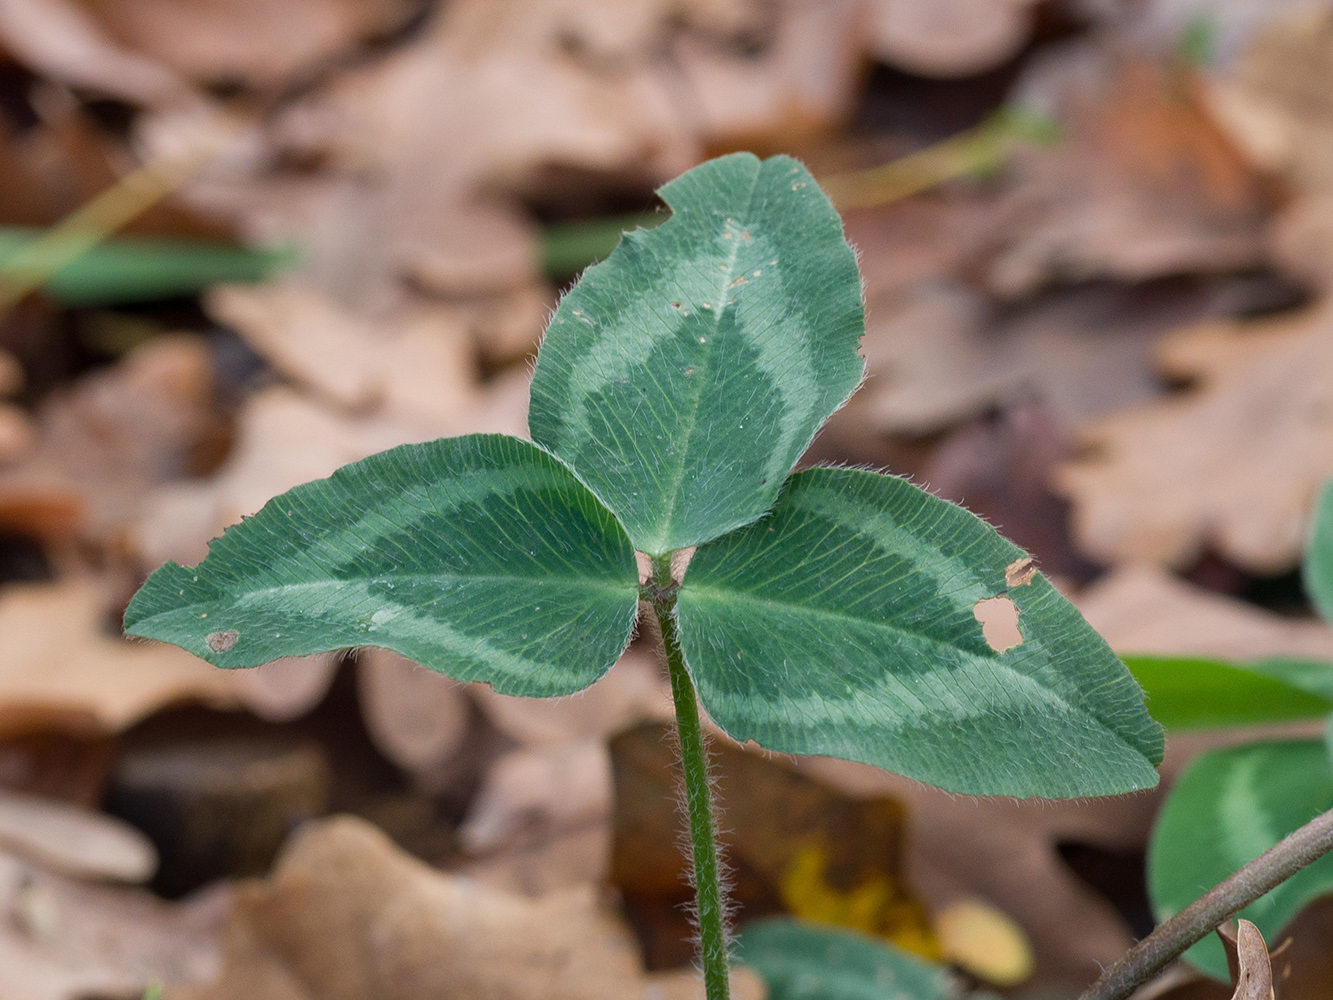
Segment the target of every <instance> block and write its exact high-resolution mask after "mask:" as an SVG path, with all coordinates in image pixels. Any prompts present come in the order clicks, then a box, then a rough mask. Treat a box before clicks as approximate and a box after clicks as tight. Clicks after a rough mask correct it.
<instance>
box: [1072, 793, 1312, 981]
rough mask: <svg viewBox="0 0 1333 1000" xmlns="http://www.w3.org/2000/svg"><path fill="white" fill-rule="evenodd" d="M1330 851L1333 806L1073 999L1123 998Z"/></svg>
mask: <svg viewBox="0 0 1333 1000" xmlns="http://www.w3.org/2000/svg"><path fill="white" fill-rule="evenodd" d="M1331 850H1333V810H1329V811H1328V812H1326V813H1324V814H1322V815H1320V816H1316V817H1315V818H1314V819H1312V820H1310V822H1308V823H1306V824H1305V825H1304V826H1303V827H1301V828H1300V829H1299V830H1297V831H1296V832H1295V833H1292V834H1289V835H1288V836H1287V837H1285V838H1284V839H1283V840H1281V841H1279V842H1278V843H1277V844H1276V845H1274V846H1273V847H1270V848H1269V849H1268V850H1266V851H1264V853H1263V854H1261V855H1259V856H1258V857H1257V858H1255V859H1254V860H1253V861H1251V862H1250V863H1249V864H1248V865H1246V866H1245V867H1244V868H1242V869H1241V870H1240V871H1238V872H1236V874H1234V875H1232V876H1231V877H1230V878H1228V879H1226V880H1224V881H1222V882H1219V883H1218V884H1217V885H1215V886H1213V887H1212V888H1211V889H1209V890H1208V891H1207V892H1206V893H1204V894H1203V895H1202V896H1200V897H1199V898H1198V899H1196V900H1195V901H1194V902H1192V903H1190V905H1189V906H1187V907H1185V909H1183V910H1181V911H1180V912H1179V913H1177V914H1176V915H1175V916H1174V917H1172V918H1171V919H1170V920H1168V921H1167V922H1166V923H1164V924H1162V925H1161V926H1160V927H1158V928H1157V929H1156V930H1155V931H1153V932H1152V933H1151V934H1149V935H1148V936H1147V937H1146V938H1144V939H1143V940H1142V941H1140V942H1139V943H1138V944H1136V945H1135V946H1134V947H1133V948H1131V949H1129V951H1127V952H1125V954H1124V956H1123V957H1122V958H1121V959H1120V960H1119V961H1118V962H1116V963H1115V964H1114V965H1112V966H1111V967H1110V968H1109V969H1107V970H1106V971H1105V972H1103V973H1102V976H1101V978H1100V979H1098V980H1097V982H1095V983H1093V984H1092V986H1091V988H1090V989H1088V991H1087V992H1086V993H1084V994H1083V995H1082V996H1081V997H1079V1000H1123V998H1124V997H1127V996H1129V995H1130V994H1131V993H1133V992H1134V991H1135V990H1136V989H1138V988H1139V987H1140V986H1142V985H1143V984H1144V983H1146V982H1147V981H1148V980H1149V979H1151V978H1152V977H1153V976H1155V975H1156V974H1157V973H1158V971H1160V970H1161V968H1162V967H1163V966H1165V965H1166V964H1167V963H1168V962H1170V961H1171V960H1172V959H1173V958H1176V957H1177V956H1179V955H1180V954H1182V953H1183V952H1184V951H1185V949H1186V948H1188V947H1189V946H1190V945H1192V944H1194V942H1196V941H1198V940H1200V939H1202V938H1203V937H1205V936H1206V935H1208V934H1211V933H1212V931H1213V929H1214V928H1216V927H1217V925H1218V924H1220V923H1221V922H1222V921H1224V920H1227V919H1229V918H1230V917H1233V916H1235V914H1236V913H1238V912H1239V911H1241V910H1243V909H1245V907H1247V906H1249V905H1250V904H1251V903H1253V902H1254V901H1255V900H1256V899H1258V898H1259V897H1260V896H1262V895H1263V894H1264V893H1266V892H1268V891H1269V890H1270V889H1273V888H1274V887H1276V886H1278V885H1280V884H1281V883H1283V882H1285V881H1286V880H1287V879H1289V878H1291V876H1293V875H1295V874H1296V873H1297V872H1298V871H1300V870H1301V869H1302V868H1304V867H1305V866H1306V865H1308V864H1310V863H1311V862H1312V861H1317V860H1318V859H1319V858H1321V857H1323V856H1324V855H1325V854H1327V853H1328V852H1329V851H1331Z"/></svg>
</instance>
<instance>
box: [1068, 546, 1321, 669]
mask: <svg viewBox="0 0 1333 1000" xmlns="http://www.w3.org/2000/svg"><path fill="white" fill-rule="evenodd" d="M1075 601H1076V603H1077V604H1078V608H1079V610H1080V611H1082V612H1083V616H1084V617H1085V618H1087V620H1088V621H1089V622H1090V623H1091V624H1092V627H1093V628H1095V629H1096V630H1097V631H1098V632H1100V633H1101V634H1102V636H1103V637H1104V638H1105V639H1106V641H1107V642H1108V643H1110V644H1111V648H1112V649H1114V650H1115V651H1116V652H1118V653H1123V654H1126V655H1133V654H1138V655H1157V656H1185V655H1189V656H1203V657H1217V658H1218V659H1222V660H1236V661H1241V662H1244V661H1247V660H1259V659H1271V658H1273V657H1279V658H1282V657H1285V658H1290V659H1295V660H1314V661H1333V630H1330V629H1329V627H1328V626H1327V625H1325V624H1324V623H1323V622H1320V621H1316V620H1314V619H1310V620H1301V619H1293V618H1290V617H1286V616H1283V615H1277V614H1274V613H1272V612H1270V611H1264V610H1263V609H1261V608H1257V607H1255V606H1254V605H1252V604H1246V603H1245V602H1243V601H1238V600H1236V599H1235V598H1231V597H1224V596H1222V595H1221V594H1217V593H1214V592H1212V591H1209V590H1204V589H1202V588H1200V587H1195V586H1193V585H1192V584H1188V583H1186V582H1184V581H1183V580H1180V579H1178V578H1176V577H1173V576H1171V575H1170V574H1168V573H1166V572H1164V571H1163V570H1161V569H1160V568H1157V567H1155V566H1126V567H1122V568H1120V569H1117V570H1115V571H1114V572H1112V573H1111V574H1109V575H1108V576H1106V577H1104V578H1103V579H1101V580H1099V581H1098V582H1097V583H1096V584H1094V585H1093V586H1092V587H1090V588H1089V589H1088V590H1086V591H1085V592H1084V593H1082V594H1080V595H1078V596H1077V597H1076V598H1075Z"/></svg>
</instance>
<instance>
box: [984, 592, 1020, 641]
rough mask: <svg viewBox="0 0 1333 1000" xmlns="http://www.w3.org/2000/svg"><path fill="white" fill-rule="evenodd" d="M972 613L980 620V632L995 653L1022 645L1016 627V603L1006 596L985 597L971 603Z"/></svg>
mask: <svg viewBox="0 0 1333 1000" xmlns="http://www.w3.org/2000/svg"><path fill="white" fill-rule="evenodd" d="M972 615H973V616H974V617H975V618H976V620H977V621H979V622H981V634H982V635H984V636H985V637H986V643H987V645H989V646H990V648H991V649H993V650H995V652H997V653H1007V652H1008V651H1009V650H1011V649H1013V648H1014V647H1015V646H1021V645H1023V633H1022V632H1021V631H1019V628H1018V605H1017V604H1015V603H1014V602H1013V601H1011V600H1009V598H1007V597H986V598H982V599H981V600H980V601H977V603H976V604H974V605H972Z"/></svg>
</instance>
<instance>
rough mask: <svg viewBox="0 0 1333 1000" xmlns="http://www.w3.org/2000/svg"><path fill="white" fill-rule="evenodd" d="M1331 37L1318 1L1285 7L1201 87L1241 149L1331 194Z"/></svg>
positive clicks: (1306, 189)
mask: <svg viewBox="0 0 1333 1000" xmlns="http://www.w3.org/2000/svg"><path fill="white" fill-rule="evenodd" d="M1330 41H1333V11H1330V10H1328V9H1327V8H1326V7H1325V6H1323V5H1321V4H1302V5H1296V6H1295V7H1294V9H1293V8H1288V10H1287V12H1286V16H1284V17H1280V18H1274V19H1273V21H1272V23H1270V24H1268V25H1267V26H1266V28H1265V30H1263V31H1262V32H1260V33H1259V34H1258V36H1257V37H1256V38H1255V39H1254V41H1253V43H1252V44H1251V45H1250V46H1249V47H1248V48H1247V49H1246V51H1245V52H1244V54H1243V55H1242V56H1241V57H1240V58H1239V59H1238V60H1237V62H1236V65H1235V66H1234V67H1233V68H1232V69H1231V71H1230V72H1227V73H1222V74H1215V75H1213V76H1212V77H1210V78H1209V80H1208V81H1207V86H1206V88H1205V90H1204V91H1203V95H1204V98H1205V100H1206V101H1207V103H1208V107H1209V109H1210V111H1211V112H1212V113H1213V115H1214V117H1215V118H1216V120H1217V121H1218V122H1219V123H1221V125H1222V127H1223V128H1225V129H1226V131H1227V134H1228V135H1229V136H1230V137H1231V138H1232V139H1233V141H1234V142H1236V143H1237V145H1238V146H1239V147H1240V148H1241V149H1243V150H1244V151H1245V154H1246V155H1247V156H1248V157H1249V158H1250V159H1251V160H1252V161H1253V162H1254V163H1255V164H1257V165H1258V166H1259V167H1261V168H1263V169H1264V170H1267V171H1269V172H1270V173H1273V174H1275V175H1277V176H1279V177H1281V178H1283V179H1284V180H1285V181H1286V182H1288V183H1289V184H1290V185H1291V186H1292V187H1293V188H1294V189H1295V190H1297V191H1300V192H1303V193H1311V194H1321V193H1322V194H1328V193H1333V100H1330V97H1329V90H1328V87H1329V82H1330V81H1331V80H1333V58H1330V53H1331V52H1333V49H1331V48H1330Z"/></svg>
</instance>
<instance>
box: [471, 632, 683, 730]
mask: <svg viewBox="0 0 1333 1000" xmlns="http://www.w3.org/2000/svg"><path fill="white" fill-rule="evenodd" d="M469 691H470V692H471V694H472V696H473V698H474V699H475V700H476V702H477V704H478V705H479V706H480V707H481V710H482V712H483V713H484V714H485V716H486V718H487V719H488V720H489V721H490V723H491V724H492V725H493V726H495V727H496V728H497V729H499V730H500V731H501V732H502V733H504V734H505V735H506V736H508V737H510V738H511V739H515V740H518V741H519V742H520V743H525V744H529V745H533V746H551V745H559V744H562V743H571V742H575V741H578V740H583V739H588V738H589V737H594V736H602V737H607V736H611V735H612V734H614V733H618V732H620V731H621V730H624V729H628V728H629V727H630V726H633V725H635V724H636V723H639V722H642V721H643V720H645V719H658V720H665V719H671V718H674V709H673V708H672V707H671V689H670V686H669V685H668V684H667V681H666V678H665V677H663V676H662V668H661V665H660V662H659V660H658V656H657V654H656V652H654V651H653V650H652V649H650V648H645V647H642V646H637V645H636V646H633V647H631V648H630V649H629V650H628V651H627V652H626V653H625V655H624V656H622V657H621V658H620V660H619V661H617V663H616V665H615V666H614V667H612V668H611V670H610V671H609V672H608V673H607V674H606V675H605V676H604V677H603V678H602V679H601V680H599V681H598V682H597V683H596V684H594V685H593V686H592V687H590V688H587V689H586V690H584V691H580V692H579V693H578V694H574V695H570V696H569V697H568V698H514V697H510V696H508V695H502V694H496V693H495V691H494V690H492V689H491V688H490V687H489V686H487V685H484V684H475V685H472V686H471V687H470V688H469Z"/></svg>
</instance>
